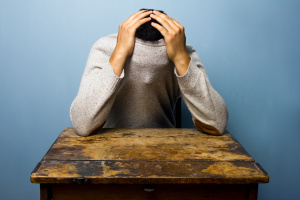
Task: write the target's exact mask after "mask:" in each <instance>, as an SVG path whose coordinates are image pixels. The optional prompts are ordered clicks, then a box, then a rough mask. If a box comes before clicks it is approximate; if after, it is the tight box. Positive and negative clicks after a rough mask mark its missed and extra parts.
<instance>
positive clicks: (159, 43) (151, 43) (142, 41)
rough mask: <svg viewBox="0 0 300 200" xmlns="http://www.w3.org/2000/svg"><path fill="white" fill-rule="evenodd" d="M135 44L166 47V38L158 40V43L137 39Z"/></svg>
mask: <svg viewBox="0 0 300 200" xmlns="http://www.w3.org/2000/svg"><path fill="white" fill-rule="evenodd" d="M135 42H137V43H140V44H143V45H147V46H165V45H166V44H165V39H164V38H162V39H160V40H157V41H146V40H142V39H139V38H135Z"/></svg>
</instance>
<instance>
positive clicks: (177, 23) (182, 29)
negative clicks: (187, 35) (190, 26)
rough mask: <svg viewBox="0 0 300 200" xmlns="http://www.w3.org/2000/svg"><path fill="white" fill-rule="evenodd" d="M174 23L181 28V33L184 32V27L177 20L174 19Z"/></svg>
mask: <svg viewBox="0 0 300 200" xmlns="http://www.w3.org/2000/svg"><path fill="white" fill-rule="evenodd" d="M173 22H174V24H175V25H176V26H177V27H179V28H180V30H181V31H183V32H184V27H183V26H182V25H181V24H180V23H179V22H178V21H177V20H175V19H173Z"/></svg>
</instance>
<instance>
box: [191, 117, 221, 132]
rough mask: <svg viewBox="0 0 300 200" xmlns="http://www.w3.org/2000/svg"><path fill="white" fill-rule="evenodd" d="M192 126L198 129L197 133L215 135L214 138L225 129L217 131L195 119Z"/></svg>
mask: <svg viewBox="0 0 300 200" xmlns="http://www.w3.org/2000/svg"><path fill="white" fill-rule="evenodd" d="M194 125H195V128H196V129H198V130H199V131H201V132H204V133H207V134H210V135H215V136H221V135H222V133H223V132H224V131H225V127H224V128H221V129H217V128H216V127H214V126H211V125H208V124H205V123H202V122H200V121H199V120H197V119H196V120H195V121H194Z"/></svg>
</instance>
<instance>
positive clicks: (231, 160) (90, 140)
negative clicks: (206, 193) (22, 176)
mask: <svg viewBox="0 0 300 200" xmlns="http://www.w3.org/2000/svg"><path fill="white" fill-rule="evenodd" d="M31 181H32V182H33V183H94V184H97V183H99V184H194V183H195V184H200V183H218V184H222V183H225V184H227V183H228V184H251V183H267V182H268V181H269V176H268V174H267V173H266V172H265V171H264V170H263V168H262V167H261V166H260V165H259V164H258V163H257V162H255V160H254V159H253V158H252V157H251V156H250V155H249V154H248V153H247V152H246V151H245V149H244V148H243V147H242V146H241V145H240V144H239V143H238V142H237V141H236V139H235V138H234V137H233V136H232V135H231V134H230V133H228V132H226V133H225V134H224V135H222V136H210V135H207V134H204V133H201V132H199V131H197V130H196V129H103V130H102V131H101V132H99V133H97V134H95V135H92V136H89V137H80V136H78V135H77V134H76V133H75V131H74V129H72V128H66V129H65V130H64V131H63V132H62V133H61V134H60V136H59V137H58V138H57V140H56V141H55V142H54V144H53V145H52V147H51V148H50V149H49V151H48V152H47V153H46V155H45V156H44V158H43V159H42V160H41V162H39V163H38V165H37V166H36V168H35V169H34V170H33V172H32V174H31Z"/></svg>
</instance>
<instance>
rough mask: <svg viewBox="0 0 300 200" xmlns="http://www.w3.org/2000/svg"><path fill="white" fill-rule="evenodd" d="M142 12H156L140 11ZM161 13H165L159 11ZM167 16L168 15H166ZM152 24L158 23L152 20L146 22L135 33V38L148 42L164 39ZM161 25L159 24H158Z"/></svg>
mask: <svg viewBox="0 0 300 200" xmlns="http://www.w3.org/2000/svg"><path fill="white" fill-rule="evenodd" d="M140 10H154V9H140ZM158 11H159V12H161V13H164V11H161V10H158ZM164 14H166V13H164ZM147 17H149V16H147ZM151 22H155V23H158V22H157V21H156V20H154V19H151V21H149V22H146V23H145V24H143V25H141V26H140V27H139V28H138V29H137V30H136V32H135V37H137V38H139V39H142V40H146V41H156V40H159V39H162V38H163V36H162V34H161V33H160V32H159V31H158V30H157V29H156V28H154V27H153V26H152V25H151ZM158 24H159V23H158Z"/></svg>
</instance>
